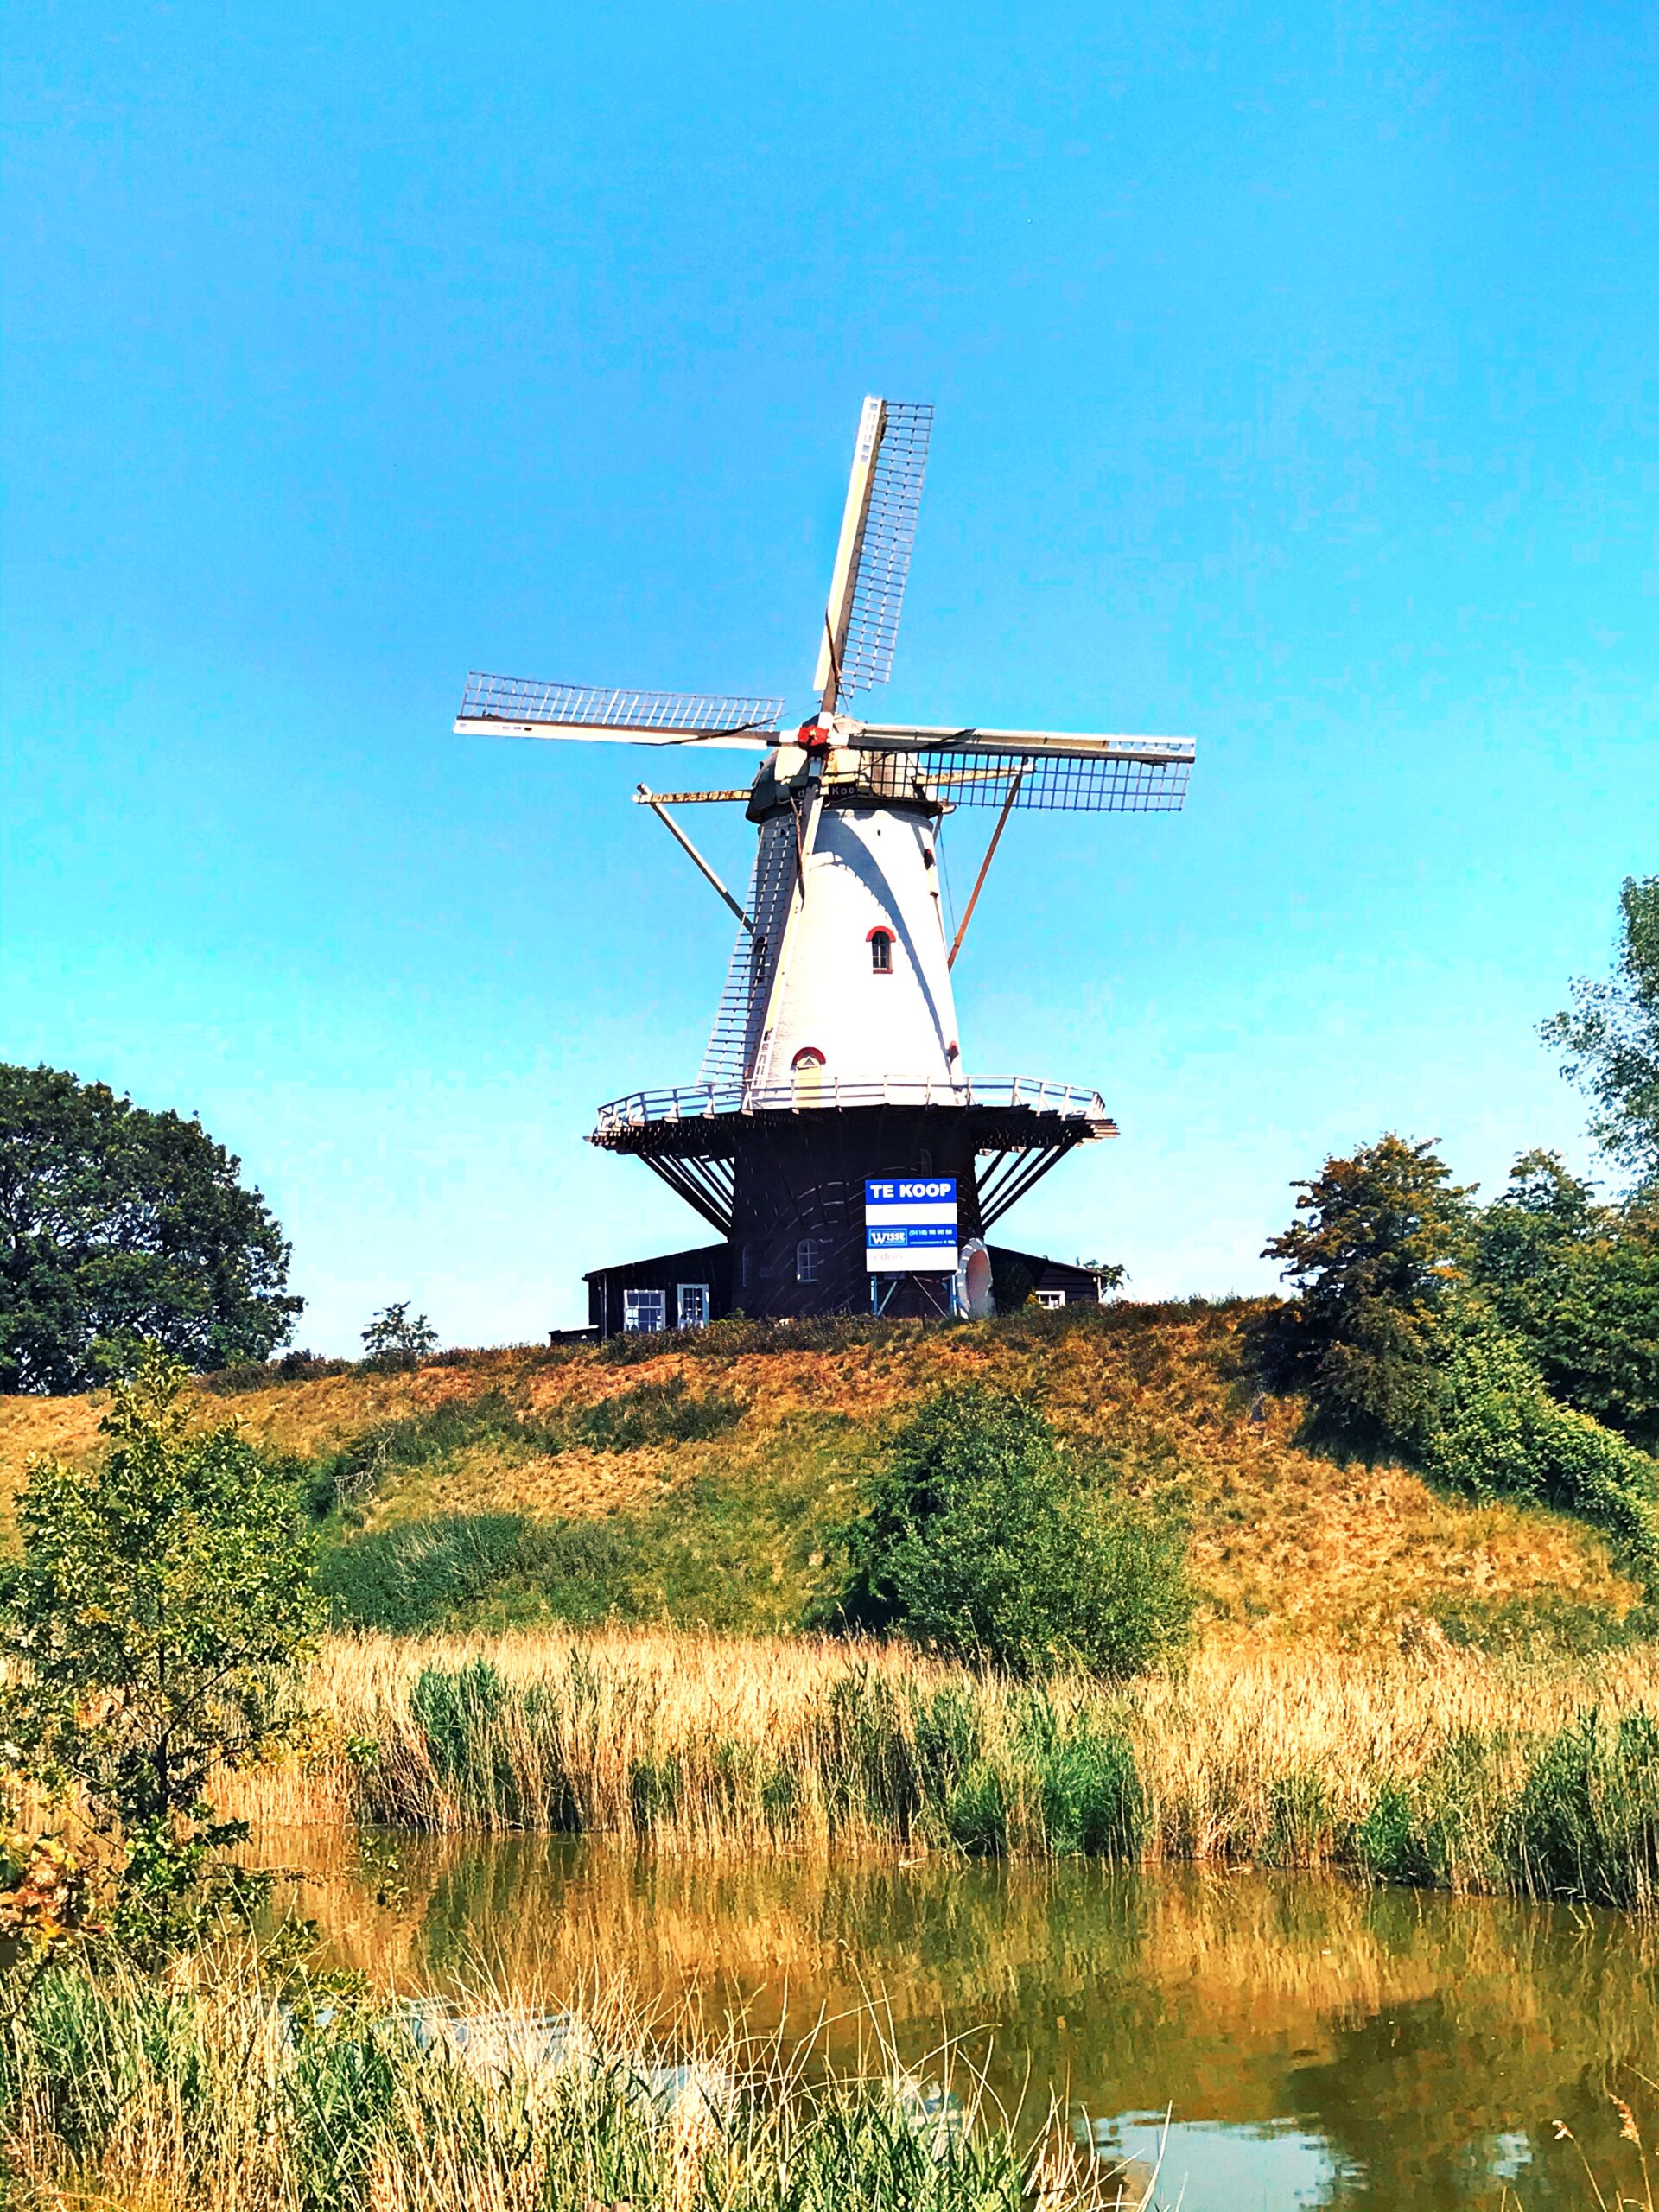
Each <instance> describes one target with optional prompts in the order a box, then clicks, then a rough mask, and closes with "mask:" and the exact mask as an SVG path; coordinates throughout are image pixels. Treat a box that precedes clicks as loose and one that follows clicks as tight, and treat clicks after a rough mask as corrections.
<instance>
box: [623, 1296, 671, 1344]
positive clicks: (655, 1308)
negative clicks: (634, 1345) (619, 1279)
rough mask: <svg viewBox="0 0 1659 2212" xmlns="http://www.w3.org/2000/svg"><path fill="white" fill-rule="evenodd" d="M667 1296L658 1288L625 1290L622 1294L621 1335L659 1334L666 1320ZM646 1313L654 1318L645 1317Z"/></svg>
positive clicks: (650, 1335) (644, 1335)
mask: <svg viewBox="0 0 1659 2212" xmlns="http://www.w3.org/2000/svg"><path fill="white" fill-rule="evenodd" d="M667 1306H668V1299H667V1296H666V1294H664V1292H662V1291H660V1290H625V1291H624V1292H623V1294H622V1333H623V1335H624V1336H626V1337H655V1336H659V1335H660V1334H661V1333H662V1331H663V1329H664V1325H665V1324H666V1322H667V1319H668V1315H667V1311H666V1308H667ZM647 1315H652V1316H653V1317H654V1318H653V1319H646V1316H647Z"/></svg>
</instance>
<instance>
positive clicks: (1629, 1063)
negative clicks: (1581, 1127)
mask: <svg viewBox="0 0 1659 2212" xmlns="http://www.w3.org/2000/svg"><path fill="white" fill-rule="evenodd" d="M1618 906H1619V915H1620V931H1619V934H1620V944H1619V950H1618V959H1617V962H1616V963H1615V967H1614V971H1613V976H1612V980H1611V982H1605V983H1604V982H1595V981H1594V980H1593V979H1592V977H1590V976H1579V977H1578V978H1577V979H1576V981H1575V982H1573V1004H1572V1006H1571V1007H1570V1008H1567V1010H1565V1011H1564V1012H1562V1013H1560V1014H1552V1015H1551V1016H1550V1018H1549V1020H1548V1021H1546V1022H1545V1023H1544V1025H1543V1032H1542V1033H1543V1036H1544V1038H1545V1040H1546V1041H1547V1042H1548V1043H1549V1044H1551V1045H1555V1046H1560V1049H1561V1050H1562V1052H1565V1053H1566V1054H1567V1061H1566V1065H1564V1067H1563V1068H1562V1070H1561V1072H1562V1074H1563V1075H1564V1076H1566V1077H1567V1080H1568V1082H1570V1083H1576V1084H1578V1085H1579V1086H1580V1089H1581V1090H1584V1091H1586V1093H1587V1094H1588V1096H1590V1098H1591V1100H1592V1102H1593V1106H1594V1111H1593V1112H1592V1115H1591V1118H1590V1128H1591V1134H1592V1135H1593V1136H1594V1138H1595V1140H1596V1142H1597V1143H1598V1144H1599V1146H1600V1147H1601V1148H1602V1149H1603V1151H1604V1152H1605V1153H1606V1154H1607V1155H1608V1157H1609V1158H1610V1159H1611V1160H1617V1161H1618V1163H1619V1164H1620V1165H1621V1166H1624V1167H1627V1168H1629V1169H1630V1174H1631V1177H1632V1179H1633V1181H1634V1184H1635V1185H1636V1187H1637V1190H1638V1191H1643V1192H1650V1193H1651V1194H1653V1195H1655V1196H1659V875H1649V876H1647V877H1644V878H1643V879H1641V880H1638V879H1637V877H1635V876H1626V878H1625V879H1624V887H1623V889H1622V890H1621V891H1620V893H1619V897H1618Z"/></svg>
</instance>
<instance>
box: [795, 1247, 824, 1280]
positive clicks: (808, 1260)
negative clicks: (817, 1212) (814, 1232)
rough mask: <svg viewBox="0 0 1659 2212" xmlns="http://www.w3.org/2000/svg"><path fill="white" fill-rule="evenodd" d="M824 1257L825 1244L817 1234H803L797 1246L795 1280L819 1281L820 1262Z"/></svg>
mask: <svg viewBox="0 0 1659 2212" xmlns="http://www.w3.org/2000/svg"><path fill="white" fill-rule="evenodd" d="M822 1258H823V1245H822V1243H820V1242H819V1240H818V1239H817V1237H816V1236H803V1237H802V1238H801V1240H800V1242H799V1243H798V1244H797V1245H796V1247H795V1280H796V1281H797V1282H817V1279H818V1262H819V1261H820V1260H821V1259H822Z"/></svg>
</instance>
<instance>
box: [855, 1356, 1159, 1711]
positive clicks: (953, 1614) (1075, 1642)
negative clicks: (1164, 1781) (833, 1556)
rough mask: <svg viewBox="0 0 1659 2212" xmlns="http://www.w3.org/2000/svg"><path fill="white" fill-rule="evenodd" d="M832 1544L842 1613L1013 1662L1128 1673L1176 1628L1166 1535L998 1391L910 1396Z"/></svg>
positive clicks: (1037, 1669) (1038, 1668) (954, 1649)
mask: <svg viewBox="0 0 1659 2212" xmlns="http://www.w3.org/2000/svg"><path fill="white" fill-rule="evenodd" d="M847 1544H848V1550H849V1565H850V1567H851V1573H850V1576H849V1583H848V1586H847V1589H846V1591H845V1593H844V1596H843V1599H842V1605H841V1608H840V1610H841V1612H842V1617H843V1618H846V1619H848V1620H849V1621H850V1622H852V1623H853V1624H855V1625H858V1626H864V1627H869V1628H880V1629H889V1628H893V1629H898V1630H899V1631H900V1632H901V1633H902V1634H904V1635H906V1636H907V1637H911V1638H912V1639H913V1640H914V1641H916V1642H918V1643H925V1644H928V1645H931V1647H933V1648H934V1649H938V1650H941V1651H945V1652H950V1653H953V1654H955V1655H957V1656H962V1657H965V1658H969V1659H975V1658H983V1659H989V1660H991V1661H992V1662H995V1664H997V1665H999V1666H1002V1667H1006V1668H1007V1669H1009V1671H1010V1672H1012V1673H1014V1674H1019V1675H1045V1674H1049V1673H1052V1672H1054V1671H1055V1670H1057V1669H1081V1670H1084V1671H1087V1672H1089V1673H1093V1674H1102V1675H1134V1674H1138V1673H1141V1672H1142V1671H1144V1670H1145V1669H1147V1668H1149V1667H1152V1666H1154V1665H1156V1664H1158V1663H1159V1662H1160V1661H1163V1660H1166V1659H1169V1658H1172V1657H1173V1656H1176V1655H1177V1654H1178V1653H1179V1651H1180V1650H1181V1649H1183V1648H1184V1646H1185V1643H1186V1642H1187V1640H1188V1638H1189V1637H1190V1635H1191V1633H1192V1617H1193V1611H1194V1605H1195V1602H1196V1599H1195V1593H1194V1591H1193V1589H1192V1584H1191V1583H1190V1581H1189V1580H1188V1578H1187V1574H1186V1569H1185V1544H1184V1541H1183V1539H1182V1537H1181V1535H1180V1532H1179V1530H1177V1529H1173V1528H1172V1527H1171V1526H1169V1525H1168V1524H1167V1523H1160V1522H1155V1521H1154V1520H1152V1519H1151V1518H1150V1517H1149V1516H1147V1515H1145V1514H1144V1513H1141V1512H1140V1511H1138V1510H1136V1509H1135V1507H1133V1506H1132V1505H1130V1504H1129V1503H1127V1502H1126V1501H1123V1500H1122V1499H1120V1498H1116V1497H1112V1496H1111V1495H1109V1493H1108V1492H1107V1491H1105V1490H1104V1489H1103V1488H1102V1487H1101V1486H1100V1485H1099V1484H1098V1483H1097V1482H1091V1481H1090V1480H1088V1479H1085V1478H1084V1475H1083V1474H1081V1473H1080V1471H1079V1470H1078V1469H1077V1467H1075V1466H1074V1465H1072V1464H1071V1461H1070V1459H1069V1458H1068V1456H1067V1454H1066V1453H1065V1452H1064V1451H1063V1449H1062V1448H1061V1446H1060V1445H1059V1443H1058V1440H1057V1439H1056V1437H1055V1435H1054V1433H1053V1431H1052V1428H1051V1427H1049V1425H1048V1423H1047V1422H1046V1421H1045V1420H1044V1419H1043V1417H1042V1415H1041V1414H1039V1413H1038V1412H1037V1411H1036V1410H1035V1409H1034V1408H1033V1407H1031V1406H1029V1405H1027V1403H1026V1402H1025V1401H1024V1400H1023V1399H1020V1398H1019V1397H1016V1396H1014V1395H1012V1394H1010V1393H1009V1392H1007V1391H1003V1390H996V1389H986V1388H983V1387H982V1386H981V1385H979V1384H976V1383H970V1384H966V1385H962V1386H958V1387H956V1388H952V1389H943V1390H940V1391H938V1392H937V1393H936V1394H935V1395H933V1396H932V1397H931V1398H929V1399H927V1400H926V1401H925V1402H924V1403H923V1404H922V1405H921V1406H920V1407H918V1409H917V1411H916V1412H915V1414H913V1415H912V1418H911V1419H910V1420H909V1421H907V1422H906V1425H905V1427H903V1429H902V1430H901V1431H900V1432H899V1436H898V1438H897V1440H896V1442H895V1444H894V1446H893V1452H892V1454H891V1456H890V1458H889V1459H888V1461H887V1466H886V1468H885V1470H884V1471H883V1472H882V1474H881V1475H880V1478H878V1480H877V1482H876V1484H875V1485H874V1491H873V1493H872V1495H871V1497H870V1500H869V1503H868V1507H867V1509H866V1510H865V1512H864V1513H863V1515H862V1516H861V1517H860V1519H859V1520H858V1521H857V1522H855V1524H854V1525H853V1527H852V1528H851V1529H850V1530H849V1532H848V1535H847Z"/></svg>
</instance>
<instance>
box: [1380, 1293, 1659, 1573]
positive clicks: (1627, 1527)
mask: <svg viewBox="0 0 1659 2212" xmlns="http://www.w3.org/2000/svg"><path fill="white" fill-rule="evenodd" d="M1433 1334H1434V1337H1435V1338H1436V1343H1437V1349H1438V1351H1439V1354H1440V1361H1441V1364H1442V1370H1443V1373H1444V1376H1445V1388H1444V1389H1443V1392H1442V1394H1441V1399H1440V1408H1439V1414H1438V1418H1437V1420H1436V1421H1435V1423H1434V1425H1433V1427H1432V1428H1431V1429H1430V1430H1428V1431H1427V1433H1425V1434H1424V1436H1423V1438H1422V1440H1421V1448H1420V1452H1419V1458H1420V1459H1421V1464H1422V1465H1423V1466H1424V1468H1425V1469H1426V1470H1427V1471H1428V1472H1429V1473H1431V1474H1433V1475H1435V1476H1437V1477H1438V1478H1440V1480H1441V1481H1442V1482H1445V1483H1448V1484H1451V1485H1452V1487H1453V1488H1456V1489H1459V1490H1462V1491H1465V1492H1467V1493H1468V1494H1469V1495H1470V1496H1471V1497H1481V1498H1488V1497H1518V1498H1525V1499H1534V1500H1536V1501H1537V1502H1538V1503H1541V1504H1546V1505H1553V1506H1557V1507H1559V1508H1560V1509H1561V1510H1563V1511H1566V1512H1569V1513H1576V1514H1578V1515H1579V1516H1581V1517H1582V1518H1583V1519H1585V1520H1586V1521H1591V1522H1595V1523H1596V1524H1597V1525H1598V1526H1599V1527H1600V1528H1604V1529H1607V1530H1608V1532H1609V1533H1610V1534H1611V1535H1613V1536H1614V1537H1616V1538H1617V1539H1618V1541H1619V1542H1620V1543H1621V1544H1623V1545H1624V1547H1625V1548H1627V1550H1629V1551H1630V1552H1631V1553H1633V1554H1636V1555H1637V1558H1638V1559H1639V1560H1641V1562H1642V1564H1643V1567H1644V1569H1645V1570H1646V1571H1648V1572H1649V1573H1651V1572H1652V1570H1653V1568H1654V1567H1655V1566H1656V1565H1659V1542H1656V1537H1659V1521H1656V1514H1655V1503H1656V1494H1655V1477H1656V1474H1659V1467H1656V1465H1655V1462H1654V1461H1653V1460H1652V1459H1649V1457H1648V1456H1647V1454H1646V1453H1645V1452H1639V1451H1637V1449H1636V1447H1635V1446H1633V1445H1631V1444H1629V1443H1627V1442H1626V1441H1625V1440H1624V1438H1623V1437H1621V1436H1617V1435H1615V1434H1614V1433H1613V1432H1612V1431H1611V1429H1608V1428H1605V1427H1603V1426H1602V1424H1601V1423H1600V1422H1599V1421H1592V1419H1591V1418H1590V1416H1589V1415H1588V1414H1582V1413H1579V1412H1576V1411H1575V1410H1573V1408H1571V1407H1568V1406H1564V1405H1562V1404H1560V1402H1559V1401H1558V1400H1557V1399H1555V1398H1554V1397H1553V1396H1552V1395H1551V1394H1550V1392H1549V1391H1548V1389H1546V1388H1545V1385H1544V1381H1543V1377H1542V1376H1541V1375H1540V1373H1539V1371H1538V1369H1537V1367H1536V1366H1535V1364H1534V1363H1533V1361H1532V1359H1531V1358H1530V1357H1529V1354H1528V1351H1527V1349H1526V1346H1525V1345H1524V1344H1523V1343H1522V1340H1521V1339H1520V1338H1518V1337H1516V1336H1513V1335H1511V1334H1510V1333H1509V1332H1506V1331H1504V1330H1503V1329H1502V1328H1500V1327H1498V1326H1497V1325H1496V1324H1495V1322H1494V1320H1493V1317H1492V1313H1491V1306H1489V1305H1488V1303H1487V1302H1486V1300H1484V1299H1483V1298H1481V1297H1480V1296H1479V1295H1478V1294H1470V1293H1461V1294H1452V1296H1451V1297H1450V1298H1448V1300H1446V1304H1445V1305H1444V1306H1443V1307H1442V1309H1441V1311H1440V1313H1439V1314H1438V1315H1437V1317H1436V1319H1435V1321H1434V1323H1433Z"/></svg>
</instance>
